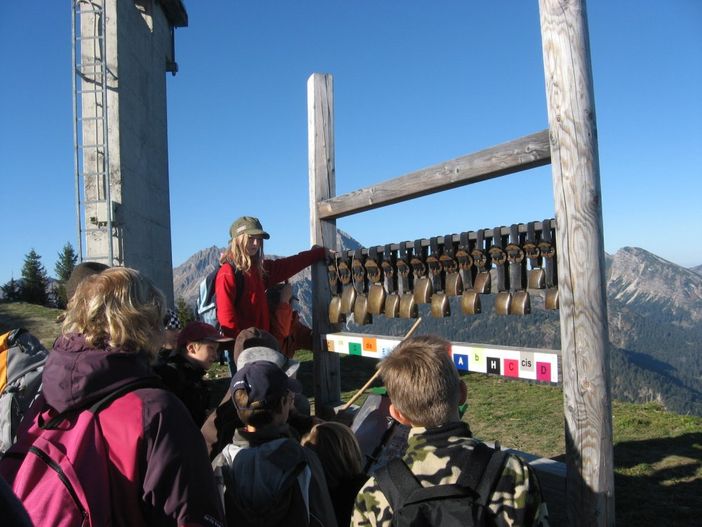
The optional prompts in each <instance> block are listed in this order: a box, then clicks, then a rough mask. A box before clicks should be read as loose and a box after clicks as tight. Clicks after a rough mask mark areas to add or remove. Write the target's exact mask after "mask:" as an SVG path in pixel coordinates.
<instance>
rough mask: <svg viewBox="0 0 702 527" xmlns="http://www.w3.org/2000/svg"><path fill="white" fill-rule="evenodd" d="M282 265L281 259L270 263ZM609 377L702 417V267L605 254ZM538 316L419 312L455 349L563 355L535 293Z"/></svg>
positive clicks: (204, 259)
mask: <svg viewBox="0 0 702 527" xmlns="http://www.w3.org/2000/svg"><path fill="white" fill-rule="evenodd" d="M337 242H338V244H337V247H341V248H342V249H344V250H353V249H356V248H358V247H360V246H361V245H360V243H358V241H356V240H355V239H354V238H352V237H351V236H349V235H348V234H346V233H344V232H343V231H339V232H338V237H337ZM221 250H222V249H221V248H218V247H210V248H208V249H204V250H202V251H198V252H197V253H195V254H194V255H193V256H191V257H190V258H189V259H188V260H187V261H186V262H185V263H183V264H182V265H179V266H178V267H176V268H175V269H174V270H173V276H174V290H175V296H176V298H180V297H182V298H183V299H185V300H186V302H187V304H188V305H191V306H193V305H194V304H195V302H196V299H197V292H198V288H199V283H200V281H201V280H202V279H203V278H204V277H205V276H206V275H207V274H208V273H209V272H210V271H211V270H213V269H215V268H216V266H217V265H218V261H219V255H220V253H221ZM268 257H270V258H275V256H268ZM605 272H606V279H607V310H608V319H609V337H610V343H611V347H610V371H611V374H612V375H611V380H612V394H613V397H615V398H617V399H620V400H625V401H631V402H649V401H658V402H660V403H662V404H663V405H664V407H665V408H666V409H668V410H671V411H675V412H678V413H691V414H694V415H702V388H701V386H702V383H701V382H700V381H701V380H702V351H701V350H700V348H701V347H702V265H700V266H697V267H694V268H692V269H686V268H684V267H681V266H679V265H676V264H674V263H672V262H669V261H667V260H665V259H663V258H660V257H659V256H656V255H655V254H652V253H650V252H648V251H646V250H644V249H640V248H636V247H624V248H622V249H620V250H619V251H617V252H616V253H615V254H614V255H606V258H605ZM291 283H292V284H293V290H294V291H295V296H297V298H298V299H299V302H298V303H297V306H296V309H298V311H299V312H300V316H301V318H302V319H303V320H304V321H306V322H307V323H309V321H310V317H311V309H310V306H311V282H310V273H309V270H305V271H303V272H301V273H299V274H298V275H296V276H295V277H293V279H291ZM531 296H532V313H531V314H530V315H525V316H500V315H497V314H496V313H495V310H494V309H493V303H494V295H482V297H481V298H482V304H483V312H482V313H481V314H479V315H473V316H465V315H463V314H462V313H461V309H460V306H459V304H458V299H457V298H454V299H451V312H452V313H454V315H453V316H451V317H447V318H441V319H437V318H433V317H431V315H430V313H429V312H428V311H429V306H420V314H421V315H422V316H423V322H422V331H423V332H425V333H435V334H439V335H441V336H443V337H445V338H447V339H449V340H452V341H456V342H472V343H484V344H496V345H505V346H517V347H532V348H547V349H560V330H559V317H558V312H557V311H547V310H545V309H544V308H543V296H542V295H541V294H540V293H539V292H538V291H536V292H532V295H531ZM346 330H348V331H353V332H364V333H374V334H379V335H402V334H403V333H404V331H406V330H407V321H406V320H398V319H387V318H385V317H384V316H376V317H375V320H374V321H373V324H371V325H367V326H358V325H356V324H354V323H353V322H350V323H348V324H347V328H346Z"/></svg>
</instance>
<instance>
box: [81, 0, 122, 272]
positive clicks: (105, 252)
mask: <svg viewBox="0 0 702 527" xmlns="http://www.w3.org/2000/svg"><path fill="white" fill-rule="evenodd" d="M107 2H108V0H72V5H73V13H72V17H71V28H72V39H73V40H72V59H73V76H72V78H73V145H74V160H73V161H74V172H75V196H76V197H75V199H76V226H77V231H78V232H77V234H78V251H77V252H78V257H79V260H80V261H83V260H84V259H87V260H91V261H99V262H102V263H105V264H107V265H109V266H113V265H114V264H115V258H114V239H115V233H114V230H113V229H114V217H113V216H114V209H113V203H112V199H111V196H110V191H111V189H110V182H111V181H110V156H109V142H108V132H109V128H108V108H107V101H108V89H109V88H108V68H107V54H106V38H105V36H106V16H105V4H106V3H107ZM84 242H85V243H84Z"/></svg>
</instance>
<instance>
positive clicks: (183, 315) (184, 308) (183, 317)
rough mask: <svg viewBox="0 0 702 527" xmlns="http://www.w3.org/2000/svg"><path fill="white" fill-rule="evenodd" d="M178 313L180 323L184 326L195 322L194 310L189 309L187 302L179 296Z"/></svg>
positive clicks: (177, 302) (177, 301)
mask: <svg viewBox="0 0 702 527" xmlns="http://www.w3.org/2000/svg"><path fill="white" fill-rule="evenodd" d="M176 311H177V312H178V318H179V319H180V323H181V324H183V326H185V325H186V324H187V323H188V322H192V321H193V320H195V314H194V313H193V310H192V309H190V308H189V307H188V304H187V302H186V301H185V299H184V298H183V297H182V296H179V297H178V300H176Z"/></svg>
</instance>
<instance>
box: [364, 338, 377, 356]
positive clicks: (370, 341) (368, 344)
mask: <svg viewBox="0 0 702 527" xmlns="http://www.w3.org/2000/svg"><path fill="white" fill-rule="evenodd" d="M363 351H369V352H371V353H377V351H378V344H377V342H376V340H375V339H374V338H364V339H363Z"/></svg>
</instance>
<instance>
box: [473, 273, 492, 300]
mask: <svg viewBox="0 0 702 527" xmlns="http://www.w3.org/2000/svg"><path fill="white" fill-rule="evenodd" d="M491 286H492V279H491V278H490V271H481V272H479V273H478V274H477V275H475V283H474V284H473V289H475V291H477V292H478V293H480V294H481V295H486V294H489V293H490V290H491V289H492V287H491Z"/></svg>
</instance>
